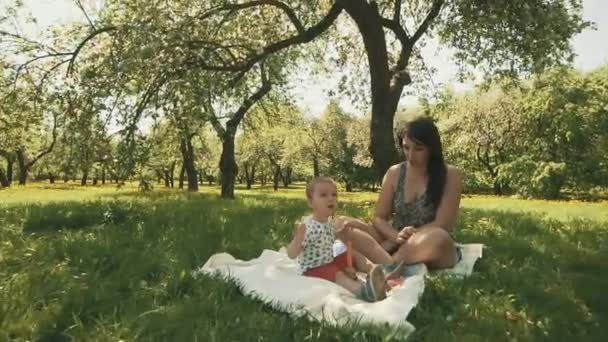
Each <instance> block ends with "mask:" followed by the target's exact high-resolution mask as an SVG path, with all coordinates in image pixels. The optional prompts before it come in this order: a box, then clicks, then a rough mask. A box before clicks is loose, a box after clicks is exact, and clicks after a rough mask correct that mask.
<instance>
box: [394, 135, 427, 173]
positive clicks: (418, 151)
mask: <svg viewBox="0 0 608 342" xmlns="http://www.w3.org/2000/svg"><path fill="white" fill-rule="evenodd" d="M401 144H402V145H401V147H402V148H403V153H405V160H407V161H408V163H409V164H410V165H411V166H414V167H426V165H427V164H428V162H429V149H428V147H426V146H425V145H422V144H419V143H416V142H415V141H413V140H412V139H410V138H409V137H408V136H407V135H406V136H405V137H404V138H403V141H402V142H401Z"/></svg>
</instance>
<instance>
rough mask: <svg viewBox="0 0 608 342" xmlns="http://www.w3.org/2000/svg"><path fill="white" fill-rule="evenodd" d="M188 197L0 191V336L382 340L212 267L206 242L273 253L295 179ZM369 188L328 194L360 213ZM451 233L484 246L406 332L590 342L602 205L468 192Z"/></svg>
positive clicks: (600, 293) (437, 282) (106, 190)
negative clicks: (245, 289)
mask: <svg viewBox="0 0 608 342" xmlns="http://www.w3.org/2000/svg"><path fill="white" fill-rule="evenodd" d="M217 193H218V189H217V188H215V187H203V188H202V189H201V193H198V194H187V193H180V192H177V191H156V190H155V191H154V192H152V193H149V194H139V193H137V192H135V191H134V189H133V186H127V187H126V188H125V189H122V190H116V188H115V187H114V186H106V187H103V188H102V187H100V188H92V187H89V188H87V189H82V188H80V187H72V186H64V185H57V186H55V187H52V188H44V186H43V185H39V184H36V185H33V186H28V187H27V188H25V189H23V188H18V187H15V188H13V189H10V190H2V191H0V236H1V238H0V341H5V340H21V341H25V340H40V341H64V340H78V341H81V340H82V341H84V340H86V341H91V340H96V341H97V340H99V341H106V340H107V341H117V340H121V339H122V340H158V341H165V340H172V341H195V340H198V341H301V340H310V341H340V340H344V341H382V340H390V339H391V331H389V330H388V329H386V328H383V327H346V328H335V327H332V326H329V325H326V324H319V323H314V322H309V321H307V320H306V319H303V318H302V319H295V320H294V319H292V318H290V317H288V316H287V315H285V314H283V313H280V312H277V311H275V310H273V309H271V308H269V307H268V306H265V305H262V304H261V303H260V302H258V301H255V300H253V299H250V298H247V297H244V296H242V295H241V294H240V293H239V289H238V286H237V285H235V284H230V283H226V282H224V281H222V280H220V279H213V278H206V277H205V278H201V279H196V280H195V279H192V278H191V277H190V271H191V270H193V269H194V268H196V267H199V266H200V265H202V264H203V263H204V262H205V261H206V260H207V259H208V258H209V257H210V256H211V255H212V254H214V253H217V252H221V251H226V252H228V253H231V254H233V255H235V256H236V257H237V258H241V259H248V258H253V257H256V256H257V255H259V253H260V252H261V251H262V249H264V248H272V249H276V248H279V247H280V246H282V245H284V244H285V243H286V242H288V240H289V238H290V237H291V227H292V222H294V221H295V220H296V219H297V218H299V217H300V215H302V214H303V213H305V212H306V204H305V203H304V201H303V200H302V193H303V189H301V188H297V189H290V190H284V191H280V192H279V193H274V192H273V191H271V190H266V189H256V190H253V191H246V190H239V191H238V193H237V196H238V199H237V200H235V201H221V200H219V199H218V198H217ZM376 196H377V195H376V194H373V193H353V194H341V201H342V208H341V212H344V213H346V214H350V215H356V216H363V217H366V216H369V215H370V214H371V212H372V210H373V202H374V201H375V199H376ZM463 207H464V209H463V213H462V215H460V218H459V222H458V226H457V228H456V235H457V238H458V240H460V241H463V242H481V243H484V244H486V245H487V249H486V250H485V253H484V258H483V259H481V260H480V261H479V262H478V264H477V265H476V269H475V273H474V274H473V275H472V276H470V277H469V278H467V279H465V280H460V281H456V280H449V279H445V278H441V277H432V278H430V279H429V281H428V282H427V287H426V289H425V293H424V295H423V297H422V298H421V302H420V303H419V305H418V307H417V308H415V309H414V310H413V311H412V314H411V315H410V317H409V320H410V321H411V322H412V323H413V324H414V325H415V326H416V327H417V329H418V330H417V331H416V332H415V333H414V335H413V336H412V340H413V341H422V340H424V341H426V340H429V341H435V340H437V341H490V340H491V341H494V340H498V341H501V340H505V341H507V340H515V341H537V340H541V341H572V340H579V341H593V340H597V341H600V340H602V338H603V337H605V336H604V335H605V334H604V332H605V327H606V326H607V325H608V295H606V294H605V290H606V289H607V288H608V218H607V217H606V210H605V208H606V203H605V202H604V203H581V202H568V203H559V202H542V201H523V200H515V199H502V198H500V199H499V198H493V197H471V198H468V197H467V198H465V199H464V201H463Z"/></svg>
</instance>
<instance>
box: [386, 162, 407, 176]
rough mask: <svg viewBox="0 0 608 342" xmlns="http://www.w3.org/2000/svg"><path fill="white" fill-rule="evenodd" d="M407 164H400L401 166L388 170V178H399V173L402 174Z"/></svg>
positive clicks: (396, 165) (397, 165) (394, 166)
mask: <svg viewBox="0 0 608 342" xmlns="http://www.w3.org/2000/svg"><path fill="white" fill-rule="evenodd" d="M404 164H405V163H404V162H403V163H399V164H395V165H393V166H391V167H389V168H388V170H387V171H386V176H387V177H397V176H399V172H401V168H402V167H403V165H404Z"/></svg>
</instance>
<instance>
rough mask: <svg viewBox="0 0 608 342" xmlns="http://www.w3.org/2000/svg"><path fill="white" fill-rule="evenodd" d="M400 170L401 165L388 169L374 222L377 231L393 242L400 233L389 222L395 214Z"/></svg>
mask: <svg viewBox="0 0 608 342" xmlns="http://www.w3.org/2000/svg"><path fill="white" fill-rule="evenodd" d="M399 168H400V165H395V166H392V167H391V168H390V169H388V171H387V172H386V175H384V180H383V181H382V189H381V190H380V196H378V202H376V215H375V218H374V222H373V224H374V227H376V230H377V231H378V232H379V233H380V234H382V235H383V236H384V237H385V238H386V239H387V240H389V241H392V242H396V241H397V234H398V232H397V231H396V230H395V229H394V228H393V227H392V226H391V224H390V223H389V222H388V220H389V219H390V217H391V215H392V214H393V195H394V194H395V187H396V186H397V185H396V183H397V179H398V177H399Z"/></svg>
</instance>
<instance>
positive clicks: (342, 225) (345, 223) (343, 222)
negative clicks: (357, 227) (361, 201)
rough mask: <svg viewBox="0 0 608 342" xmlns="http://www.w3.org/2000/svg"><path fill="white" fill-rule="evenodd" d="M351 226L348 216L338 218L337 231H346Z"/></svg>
mask: <svg viewBox="0 0 608 342" xmlns="http://www.w3.org/2000/svg"><path fill="white" fill-rule="evenodd" d="M350 228H351V227H350V221H349V220H348V219H347V218H344V217H339V218H337V219H336V225H335V230H336V233H340V232H342V231H345V232H346V231H347V230H348V229H350Z"/></svg>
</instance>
